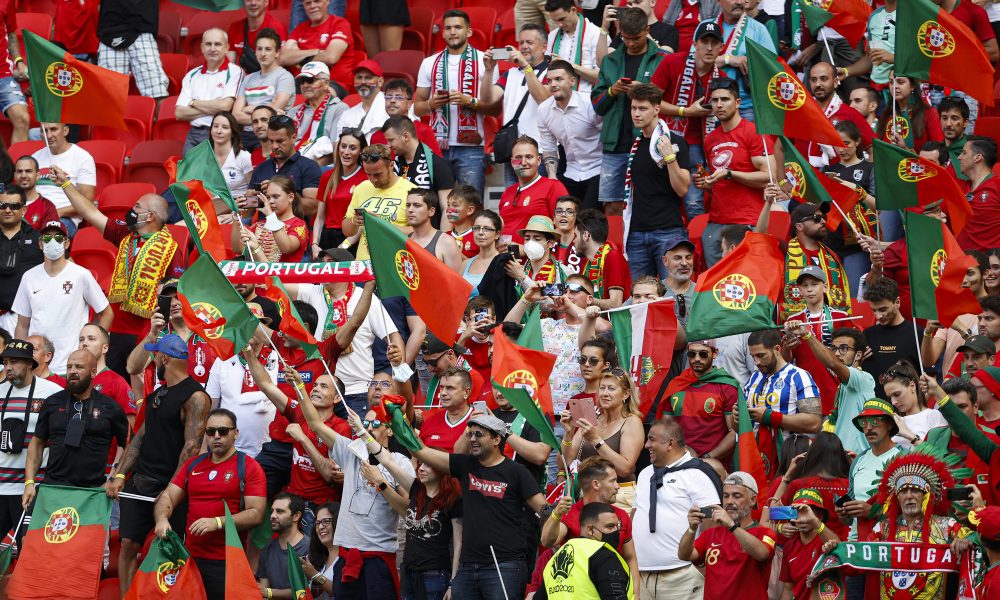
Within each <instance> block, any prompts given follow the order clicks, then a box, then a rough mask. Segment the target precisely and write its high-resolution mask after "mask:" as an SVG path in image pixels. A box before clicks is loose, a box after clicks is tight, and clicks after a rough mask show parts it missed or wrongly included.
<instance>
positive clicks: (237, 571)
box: [222, 500, 294, 600]
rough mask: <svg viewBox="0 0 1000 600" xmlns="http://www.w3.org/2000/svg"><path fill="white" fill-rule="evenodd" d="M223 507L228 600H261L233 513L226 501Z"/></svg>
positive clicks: (258, 587) (223, 502)
mask: <svg viewBox="0 0 1000 600" xmlns="http://www.w3.org/2000/svg"><path fill="white" fill-rule="evenodd" d="M222 506H223V507H224V508H225V509H226V600H260V586H258V585H257V578H256V577H254V574H253V571H252V570H251V569H250V563H249V562H247V554H246V552H245V551H244V550H243V542H241V541H240V536H239V534H238V533H236V522H235V521H233V513H231V512H229V505H228V504H226V502H225V500H223V501H222ZM293 552H294V550H293Z"/></svg>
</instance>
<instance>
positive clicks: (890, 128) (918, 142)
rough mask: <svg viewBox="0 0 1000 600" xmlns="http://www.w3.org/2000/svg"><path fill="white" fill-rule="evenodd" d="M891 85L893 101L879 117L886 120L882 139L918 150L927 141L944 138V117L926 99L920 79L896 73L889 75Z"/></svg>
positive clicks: (880, 119)
mask: <svg viewBox="0 0 1000 600" xmlns="http://www.w3.org/2000/svg"><path fill="white" fill-rule="evenodd" d="M889 85H890V87H891V88H892V97H893V100H892V101H891V102H888V103H886V105H885V108H883V109H882V114H881V115H880V116H879V123H882V126H881V132H880V135H881V137H882V139H883V140H885V141H887V142H889V143H890V144H896V145H897V146H900V147H902V148H909V149H910V150H912V151H914V152H916V151H917V150H919V149H920V148H921V147H922V146H923V145H924V142H927V141H930V140H934V141H936V142H941V141H944V132H943V131H942V130H941V119H940V117H939V116H938V112H937V110H935V109H934V107H932V106H931V105H930V104H927V102H925V101H924V97H923V96H922V95H921V93H920V81H918V80H917V79H914V78H913V77H896V76H895V74H893V75H892V76H891V77H890V78H889ZM893 104H895V110H893ZM894 117H895V122H894V121H893V118H894Z"/></svg>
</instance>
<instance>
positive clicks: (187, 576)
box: [125, 530, 205, 600]
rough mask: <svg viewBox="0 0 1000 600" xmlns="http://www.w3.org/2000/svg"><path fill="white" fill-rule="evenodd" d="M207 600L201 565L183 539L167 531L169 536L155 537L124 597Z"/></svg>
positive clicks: (157, 599)
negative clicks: (185, 545) (194, 558)
mask: <svg viewBox="0 0 1000 600" xmlns="http://www.w3.org/2000/svg"><path fill="white" fill-rule="evenodd" d="M161 598H176V599H178V600H205V586H204V585H202V582H201V575H200V574H199V573H198V566H197V565H196V564H195V563H194V561H193V560H191V554H190V553H189V552H188V551H187V548H185V547H184V543H183V542H182V541H181V538H180V537H179V536H178V535H177V534H176V533H175V532H174V531H173V530H167V537H166V538H160V537H157V538H155V539H154V540H153V541H152V542H151V543H150V545H149V552H148V553H147V554H146V558H144V559H143V560H142V564H140V565H139V570H138V571H136V572H135V576H134V577H133V578H132V585H131V586H130V587H129V588H128V592H127V593H126V594H125V600H159V599H161Z"/></svg>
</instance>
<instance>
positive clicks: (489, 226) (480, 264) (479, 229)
mask: <svg viewBox="0 0 1000 600" xmlns="http://www.w3.org/2000/svg"><path fill="white" fill-rule="evenodd" d="M502 230H503V219H501V218H500V215H498V214H497V213H495V212H493V211H492V210H484V211H480V213H479V214H478V215H476V217H475V219H473V221H472V240H473V241H474V242H475V243H476V247H477V248H479V254H477V255H475V256H473V257H472V258H469V259H467V260H466V261H465V263H464V264H463V265H462V277H464V278H465V280H466V281H468V282H469V283H471V284H472V294H471V296H470V297H472V298H475V297H476V296H478V295H479V290H478V289H477V286H478V285H479V283H480V282H481V281H482V280H483V276H484V275H486V270H487V269H488V268H489V267H490V263H492V262H493V259H494V258H496V256H497V254H499V252H498V251H497V240H498V239H500V232H501V231H502Z"/></svg>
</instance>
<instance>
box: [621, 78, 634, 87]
mask: <svg viewBox="0 0 1000 600" xmlns="http://www.w3.org/2000/svg"><path fill="white" fill-rule="evenodd" d="M622 84H623V85H632V80H631V79H630V78H628V77H622Z"/></svg>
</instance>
